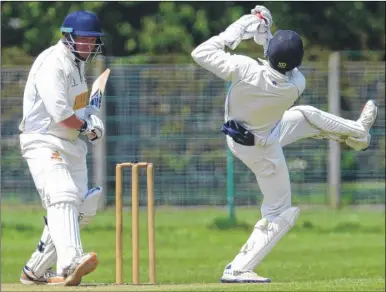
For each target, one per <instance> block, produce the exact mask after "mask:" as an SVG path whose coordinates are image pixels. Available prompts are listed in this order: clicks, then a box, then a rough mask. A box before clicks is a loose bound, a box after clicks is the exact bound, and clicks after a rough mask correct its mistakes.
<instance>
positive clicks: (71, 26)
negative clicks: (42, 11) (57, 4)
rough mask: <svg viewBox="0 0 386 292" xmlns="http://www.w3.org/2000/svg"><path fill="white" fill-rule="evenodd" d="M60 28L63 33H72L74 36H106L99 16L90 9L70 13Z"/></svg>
mask: <svg viewBox="0 0 386 292" xmlns="http://www.w3.org/2000/svg"><path fill="white" fill-rule="evenodd" d="M60 30H61V32H63V33H71V34H72V35H74V36H85V37H102V36H104V33H103V32H102V29H101V23H100V21H99V19H98V17H97V16H96V15H95V14H94V13H92V12H90V11H83V10H81V11H75V12H72V13H70V14H68V15H67V17H66V18H65V19H64V22H63V25H62V27H61V29H60Z"/></svg>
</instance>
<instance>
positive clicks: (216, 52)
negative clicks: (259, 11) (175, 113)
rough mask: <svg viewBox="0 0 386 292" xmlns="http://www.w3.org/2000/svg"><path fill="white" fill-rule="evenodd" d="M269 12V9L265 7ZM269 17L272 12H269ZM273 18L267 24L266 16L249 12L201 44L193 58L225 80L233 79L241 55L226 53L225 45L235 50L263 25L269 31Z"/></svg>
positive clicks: (194, 52)
mask: <svg viewBox="0 0 386 292" xmlns="http://www.w3.org/2000/svg"><path fill="white" fill-rule="evenodd" d="M265 10H266V11H267V13H269V11H268V10H267V9H266V8H265ZM269 18H270V19H271V17H270V14H269ZM271 22H272V20H270V21H269V25H268V26H267V24H266V20H265V18H264V17H262V16H261V15H260V16H257V15H256V14H247V15H244V16H242V17H241V18H240V19H238V20H237V21H235V22H234V23H232V24H231V25H230V26H229V27H228V28H227V29H226V30H225V31H224V32H222V33H220V34H219V35H218V36H214V37H212V38H210V39H209V40H207V41H206V42H204V43H202V44H201V45H199V46H198V47H197V48H196V49H195V50H194V51H193V52H192V53H191V55H192V57H193V59H194V60H195V61H196V62H197V63H198V64H199V65H200V66H202V67H204V68H205V69H207V70H209V71H211V72H212V73H214V74H216V75H217V76H218V77H220V78H222V79H224V80H231V79H232V74H233V73H235V72H236V71H237V67H238V65H239V63H240V60H239V59H240V56H237V55H232V54H230V53H226V52H225V51H224V50H225V46H227V47H228V48H230V49H232V50H234V49H235V48H236V47H237V46H238V44H239V43H240V42H241V41H242V40H243V39H250V38H252V37H255V36H256V35H257V34H258V33H259V32H260V31H262V27H264V30H265V31H266V32H268V30H269V27H270V25H271Z"/></svg>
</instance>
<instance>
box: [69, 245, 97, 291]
mask: <svg viewBox="0 0 386 292" xmlns="http://www.w3.org/2000/svg"><path fill="white" fill-rule="evenodd" d="M98 263H99V261H98V257H97V255H96V253H95V252H90V253H87V254H85V255H83V256H81V257H78V258H75V259H74V260H73V261H72V263H71V264H70V266H69V267H67V268H65V269H64V270H63V274H64V275H65V280H64V286H78V285H79V284H80V282H82V277H83V276H86V275H87V274H89V273H91V272H93V271H94V270H95V269H96V267H97V266H98Z"/></svg>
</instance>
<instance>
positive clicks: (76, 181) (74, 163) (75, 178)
mask: <svg viewBox="0 0 386 292" xmlns="http://www.w3.org/2000/svg"><path fill="white" fill-rule="evenodd" d="M68 148H69V149H70V147H68ZM73 148H74V149H72V150H70V151H69V152H68V153H69V155H66V158H67V161H68V165H67V170H68V173H69V174H70V176H71V179H72V183H73V185H74V187H75V189H76V190H77V197H78V199H79V204H78V205H77V208H76V210H75V209H74V212H75V213H74V214H72V213H71V217H70V220H69V223H70V224H69V226H71V225H72V226H73V228H74V234H75V236H74V238H73V239H72V242H77V243H79V244H77V245H76V246H75V247H76V248H75V249H72V250H69V251H67V254H68V255H67V259H66V262H65V263H61V262H60V260H59V251H58V269H60V267H63V271H62V273H63V274H64V275H65V278H66V279H65V281H64V285H65V286H76V285H79V284H80V282H81V280H82V277H83V276H85V275H87V274H88V273H90V272H92V271H94V270H95V268H96V267H97V265H98V259H97V256H96V254H95V253H94V252H91V253H86V254H83V248H82V245H81V240H80V227H79V221H78V219H79V217H83V216H84V214H80V213H81V211H82V212H83V210H81V206H84V202H85V196H86V194H87V164H86V149H87V146H86V144H85V142H84V141H82V140H80V139H78V140H77V141H76V142H75V144H74V145H73ZM74 153H83V155H73V154H74ZM92 197H93V198H96V196H92ZM90 198H91V197H90ZM87 202H94V201H93V200H87ZM96 202H97V201H96ZM81 219H82V221H83V218H81ZM48 224H50V221H48ZM70 229H71V227H70ZM50 232H51V228H50ZM51 235H52V234H51ZM52 237H53V239H54V236H53V235H52ZM54 243H55V240H54ZM55 246H56V248H57V249H58V246H57V245H56V244H55ZM74 252H76V253H75V254H74ZM69 259H71V262H70V264H68V260H69ZM58 273H60V270H58Z"/></svg>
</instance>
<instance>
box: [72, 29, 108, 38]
mask: <svg viewBox="0 0 386 292" xmlns="http://www.w3.org/2000/svg"><path fill="white" fill-rule="evenodd" d="M73 34H74V35H75V36H85V37H102V36H104V35H105V34H104V33H103V32H96V31H79V30H76V31H74V32H73Z"/></svg>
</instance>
